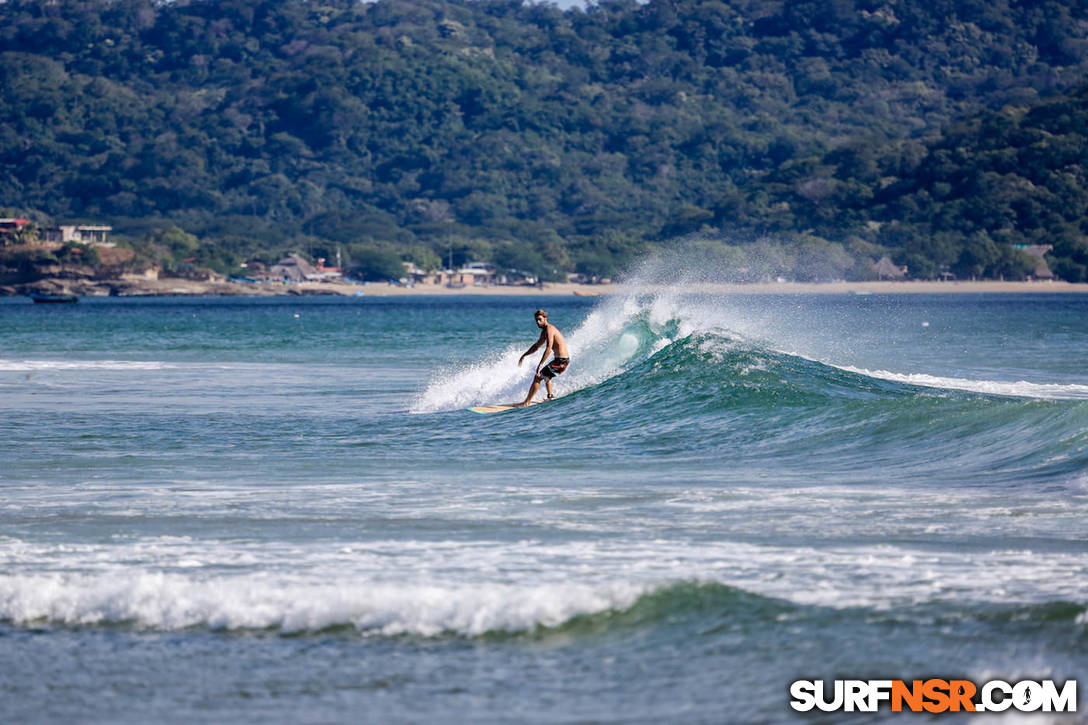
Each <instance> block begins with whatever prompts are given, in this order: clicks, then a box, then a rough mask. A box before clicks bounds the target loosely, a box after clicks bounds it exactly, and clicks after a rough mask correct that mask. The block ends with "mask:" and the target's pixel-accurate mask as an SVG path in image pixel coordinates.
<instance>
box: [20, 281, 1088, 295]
mask: <svg viewBox="0 0 1088 725" xmlns="http://www.w3.org/2000/svg"><path fill="white" fill-rule="evenodd" d="M666 288H668V289H671V290H673V291H678V290H682V291H683V292H685V293H688V294H726V295H768V294H770V295H813V294H827V295H845V294H853V295H885V294H980V293H987V294H1006V293H1011V294H1068V293H1088V284H1084V283H1081V284H1071V283H1069V282H1057V281H1037V282H1000V281H989V280H986V281H962V282H959V281H957V282H929V281H910V282H889V281H879V282H878V281H873V282H823V283H811V282H765V283H751V284H725V283H680V284H673V285H655V284H646V283H640V284H637V285H636V284H624V283H613V284H593V285H591V284H574V283H547V284H545V285H543V286H542V287H537V286H533V287H529V286H501V285H494V286H469V287H447V286H444V285H436V284H417V285H414V286H411V287H409V286H403V285H396V284H390V283H386V282H371V283H365V284H347V283H339V282H302V283H294V284H268V285H257V284H245V283H240V282H225V281H196V280H188V279H180V278H169V277H167V278H162V279H157V280H148V279H140V280H133V279H120V280H91V279H82V280H71V279H45V280H41V281H39V282H36V283H33V284H30V285H16V286H11V287H3V288H0V296H23V295H27V294H30V293H31V292H38V293H42V294H73V295H78V296H80V297H106V296H116V297H168V296H202V297H210V296H251V297H271V296H284V295H298V296H320V295H330V296H345V297H352V296H362V297H396V296H405V295H444V296H453V295H518V296H526V297H542V296H555V295H577V296H581V297H599V296H607V295H612V294H629V293H631V292H632V291H633V290H636V289H637V290H639V291H641V292H646V293H652V292H657V291H661V290H664V289H666Z"/></svg>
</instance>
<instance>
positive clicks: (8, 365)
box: [0, 360, 177, 372]
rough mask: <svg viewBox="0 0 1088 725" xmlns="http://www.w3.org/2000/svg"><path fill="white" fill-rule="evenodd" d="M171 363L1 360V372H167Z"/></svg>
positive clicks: (171, 365)
mask: <svg viewBox="0 0 1088 725" xmlns="http://www.w3.org/2000/svg"><path fill="white" fill-rule="evenodd" d="M174 367H177V366H176V365H173V364H171V363H165V362H158V361H138V360H0V371H3V372H35V371H41V370H166V369H170V368H174Z"/></svg>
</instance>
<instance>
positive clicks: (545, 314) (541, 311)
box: [533, 310, 548, 320]
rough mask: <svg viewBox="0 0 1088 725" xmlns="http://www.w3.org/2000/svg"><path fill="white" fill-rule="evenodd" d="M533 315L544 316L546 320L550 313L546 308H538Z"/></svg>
mask: <svg viewBox="0 0 1088 725" xmlns="http://www.w3.org/2000/svg"><path fill="white" fill-rule="evenodd" d="M533 317H543V318H544V319H545V320H546V319H548V313H547V312H545V311H544V310H537V311H536V312H534V313H533Z"/></svg>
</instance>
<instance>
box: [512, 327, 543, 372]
mask: <svg viewBox="0 0 1088 725" xmlns="http://www.w3.org/2000/svg"><path fill="white" fill-rule="evenodd" d="M547 341H548V332H547V330H543V331H541V333H540V337H539V338H538V339H537V341H536V342H534V343H533V346H532V347H530V348H529V349H528V350H526V351H525V354H524V355H522V356H521V357H520V358H518V367H519V368H520V367H521V364H522V363H523V362H524V361H525V358H527V357H529V356H530V355H532V354H533V353H534V352H536V351H537V350H539V349H540V346H541V345H543V344H544V343H545V342H547ZM544 354H545V355H547V351H545V353H544Z"/></svg>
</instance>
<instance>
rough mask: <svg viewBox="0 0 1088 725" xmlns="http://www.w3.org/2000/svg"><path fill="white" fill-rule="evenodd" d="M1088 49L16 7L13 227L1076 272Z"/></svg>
mask: <svg viewBox="0 0 1088 725" xmlns="http://www.w3.org/2000/svg"><path fill="white" fill-rule="evenodd" d="M1086 59H1088V3H1086V2H1084V0H1080V1H1077V2H1073V1H1067V2H1043V3H1039V2H1006V1H1002V0H999V1H997V2H987V1H985V0H978V1H967V2H924V3H923V2H894V1H885V2H880V1H876V0H874V1H871V2H864V1H860V0H859V1H851V0H819V1H816V0H811V1H801V2H766V1H765V0H732V1H729V2H717V1H710V2H702V1H700V0H653V1H652V2H649V3H645V4H640V3H637V2H634V0H624V1H621V2H605V3H601V4H599V5H595V6H591V7H590V8H589V9H587V10H585V11H582V10H570V11H560V10H558V9H555V8H553V7H550V6H547V5H528V4H523V3H521V2H518V1H512V0H505V1H498V2H491V1H488V0H481V1H478V2H477V1H474V0H454V1H450V2H446V1H443V0H415V1H406V0H383V1H382V2H377V3H370V4H365V3H358V2H347V1H346V0H324V1H321V2H305V1H304V0H263V1H261V0H257V1H253V0H220V1H216V0H206V1H203V2H180V1H179V2H169V3H160V2H150V1H148V0H80V1H78V2H76V1H72V0H59V1H58V2H52V3H42V2H37V1H35V2H26V1H16V2H6V3H2V4H0V88H2V89H3V93H2V94H0V159H2V163H3V165H4V168H5V171H6V173H5V174H3V175H2V177H0V207H3V208H6V209H8V210H9V211H11V212H17V213H19V214H24V215H29V216H31V217H33V218H34V219H36V220H39V221H46V220H74V219H95V220H104V221H107V222H109V223H112V224H114V225H115V227H117V228H118V229H119V230H121V231H122V232H124V233H126V234H127V235H128V237H129V238H130V239H131V240H132V242H133V244H134V246H137V247H138V248H140V249H141V250H142V251H144V252H146V253H149V254H150V253H154V254H157V255H158V256H159V257H160V258H161V261H163V262H164V263H167V264H169V263H170V262H171V258H172V255H175V253H176V254H185V255H186V256H187V257H188V258H190V259H192V258H196V259H199V260H200V261H201V262H202V263H205V264H208V265H210V266H213V267H217V268H221V269H226V268H229V267H231V266H233V265H235V264H237V263H238V262H240V261H241V260H243V259H244V258H246V257H247V256H252V255H258V256H260V255H262V254H263V255H266V256H272V255H276V254H279V253H281V252H282V251H285V250H287V249H299V250H303V251H308V252H311V253H313V254H315V255H318V254H320V255H321V256H326V257H330V258H332V257H334V256H335V253H334V251H333V250H334V249H336V248H337V247H339V248H340V249H341V250H342V252H343V253H344V254H345V255H347V257H348V258H349V260H348V261H349V264H352V263H354V264H356V265H360V264H370V265H380V264H382V263H383V261H384V262H385V263H388V261H389V260H390V259H391V258H394V257H403V258H411V259H414V260H416V261H417V262H418V263H420V264H423V265H434V264H437V263H438V260H439V258H441V259H443V260H444V259H446V257H447V255H449V254H450V253H451V252H452V254H453V256H454V261H455V262H461V261H463V260H466V259H480V260H485V259H492V260H494V261H496V262H498V263H499V264H501V265H503V266H509V267H517V268H520V269H525V270H529V271H534V272H536V273H538V274H543V275H545V276H548V275H558V274H561V273H563V272H566V271H572V270H575V269H577V270H580V271H584V272H586V273H589V274H610V273H612V272H613V271H615V269H616V268H617V267H620V266H622V265H624V264H626V263H627V262H628V261H630V259H631V258H632V257H633V256H634V255H637V254H638V253H639V252H640V251H642V250H644V249H646V248H647V247H648V246H653V245H660V244H667V243H669V242H670V240H673V239H676V238H680V237H684V236H685V235H691V234H699V235H701V236H702V237H703V238H705V239H709V240H712V241H714V240H716V241H714V243H728V244H734V245H735V244H739V243H744V242H747V241H755V240H758V239H760V238H761V237H764V236H766V235H772V238H773V239H775V240H777V241H780V242H782V241H784V242H789V241H790V240H801V243H802V244H807V245H808V246H809V247H810V248H811V249H820V250H823V251H822V252H821V254H822V255H823V256H824V257H825V258H826V259H829V260H836V261H835V263H834V264H831V265H830V266H827V267H826V272H820V273H819V274H815V273H813V272H812V268H810V269H809V271H808V272H807V274H808V275H809V276H813V275H814V274H815V276H818V277H819V276H839V275H850V276H864V275H866V274H868V273H869V269H870V268H869V265H868V262H869V261H871V260H873V259H876V258H878V257H880V256H882V255H883V254H885V253H889V254H891V255H892V257H893V258H894V259H895V260H896V261H897V262H898V263H901V264H907V265H908V266H909V267H910V268H911V270H912V273H913V274H915V275H916V276H933V275H935V274H937V273H939V271H941V270H942V269H944V268H950V269H954V270H955V271H956V272H957V273H959V274H982V275H996V274H1006V275H1012V276H1016V275H1017V274H1019V273H1022V271H1023V269H1026V267H1025V266H1024V263H1023V259H1022V258H1021V257H1018V256H1017V253H1015V252H1013V251H1012V247H1011V246H1009V245H1010V244H1013V243H1034V242H1040V243H1051V244H1054V245H1055V255H1056V257H1055V260H1054V261H1055V269H1056V270H1057V271H1058V272H1059V273H1060V274H1062V275H1063V276H1066V277H1067V278H1070V279H1077V278H1083V277H1084V275H1085V269H1086V267H1085V265H1086V264H1088V254H1086V251H1085V248H1084V236H1085V232H1086V231H1088V210H1086V207H1085V203H1084V199H1085V197H1084V188H1085V178H1084V168H1085V167H1084V155H1085V148H1086V147H1085V138H1084V132H1083V130H1082V129H1084V128H1085V126H1084V123H1083V122H1084V120H1085V103H1086V96H1085V93H1084V92H1083V91H1078V90H1077V89H1078V88H1080V87H1081V86H1082V85H1083V83H1084V82H1085V79H1086V78H1088V72H1086V71H1088V60H1086ZM1065 94H1071V95H1065ZM173 226H176V227H179V228H180V229H181V230H184V231H185V232H188V233H191V234H194V235H196V237H197V238H198V240H199V241H198V242H194V241H191V239H190V238H189V237H186V236H185V235H183V234H181V232H180V231H179V230H177V229H173V228H172V227H173ZM156 235H157V236H156ZM179 235H180V236H179ZM164 239H174V240H178V239H181V240H183V241H184V243H179V244H175V245H171V244H163V243H161V242H162V240H164ZM156 240H158V241H156ZM821 269H823V268H821ZM785 271H787V272H788V271H790V270H785ZM793 272H794V273H795V274H797V275H802V276H803V275H804V274H806V272H805V271H804V270H802V269H795V270H793Z"/></svg>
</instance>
